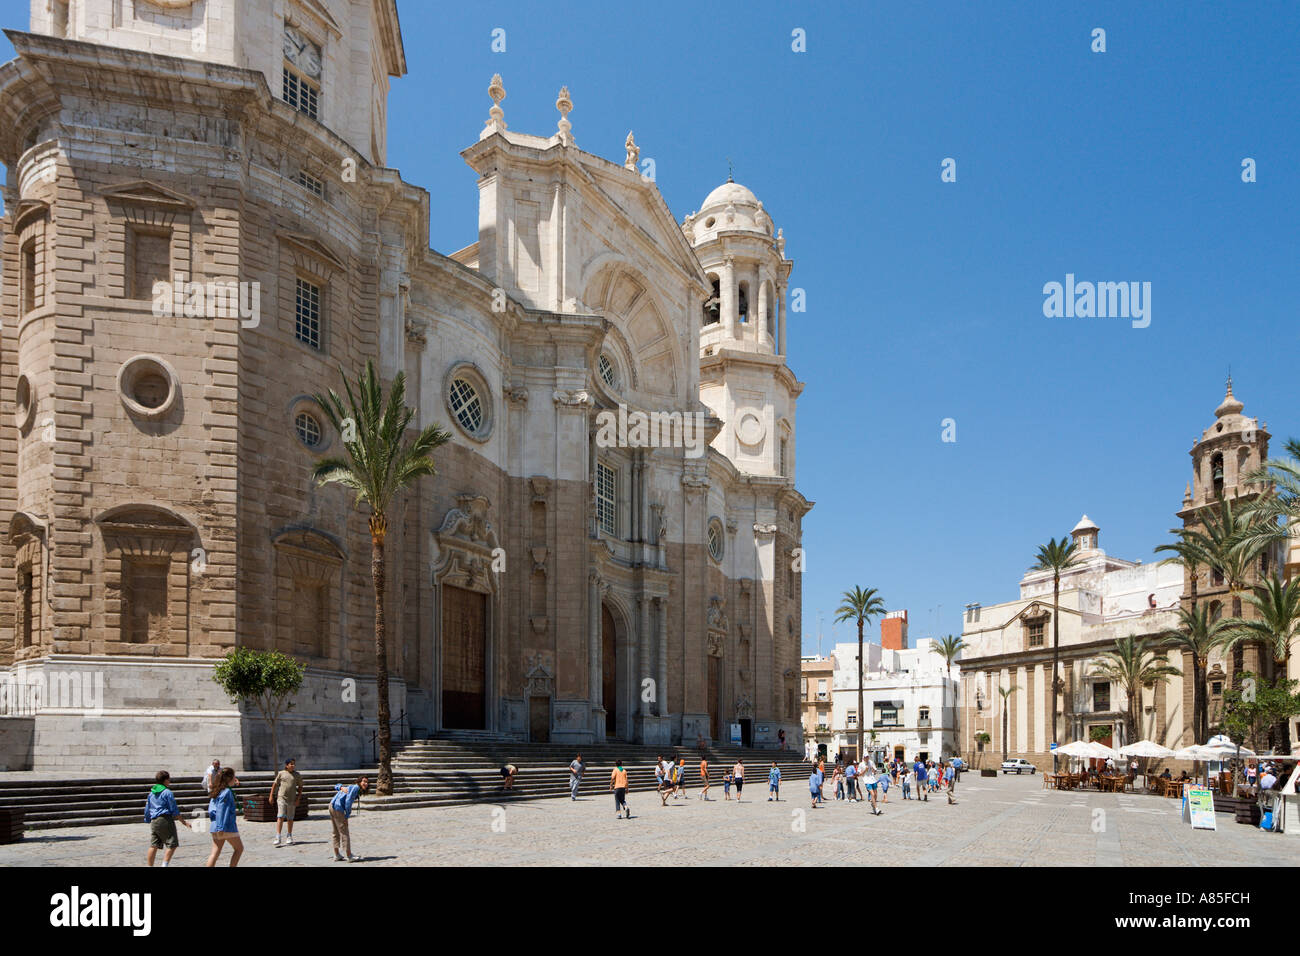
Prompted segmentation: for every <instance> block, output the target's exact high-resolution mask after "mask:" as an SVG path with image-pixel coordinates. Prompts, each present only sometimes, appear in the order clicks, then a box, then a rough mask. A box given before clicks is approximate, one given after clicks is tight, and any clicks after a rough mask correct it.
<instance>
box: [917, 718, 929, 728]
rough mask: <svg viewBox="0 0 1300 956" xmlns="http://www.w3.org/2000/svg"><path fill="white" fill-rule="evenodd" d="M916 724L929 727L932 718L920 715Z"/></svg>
mask: <svg viewBox="0 0 1300 956" xmlns="http://www.w3.org/2000/svg"><path fill="white" fill-rule="evenodd" d="M916 726H918V727H929V726H930V718H929V717H918V718H917V721H916Z"/></svg>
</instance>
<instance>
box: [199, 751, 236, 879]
mask: <svg viewBox="0 0 1300 956" xmlns="http://www.w3.org/2000/svg"><path fill="white" fill-rule="evenodd" d="M237 783H239V778H238V777H236V776H235V768H234V767H223V768H222V769H221V774H220V775H219V776H218V777H216V778H214V779H213V781H212V789H211V790H210V791H208V797H209V800H208V819H209V820H211V821H212V822H211V824H209V826H208V832H209V833H211V834H212V852H211V853H209V854H208V862H207V863H206V864H204V865H205V866H216V865H217V857H219V856H221V849H222V847H223V846H225V845H226V844H227V843H229V844H230V849H231V855H230V865H231V866H238V865H239V858H240V857H241V856H243V855H244V841H243V840H241V839H240V838H239V827H238V826H236V825H235V816H236V814H237V813H238V808H237V807H236V805H235V794H234V791H232V790H231V789H230V788H231V787H233V786H235V785H236V784H237Z"/></svg>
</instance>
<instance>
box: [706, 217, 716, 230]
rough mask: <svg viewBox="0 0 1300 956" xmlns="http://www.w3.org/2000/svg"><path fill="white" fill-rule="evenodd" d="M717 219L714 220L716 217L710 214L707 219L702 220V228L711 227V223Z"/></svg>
mask: <svg viewBox="0 0 1300 956" xmlns="http://www.w3.org/2000/svg"><path fill="white" fill-rule="evenodd" d="M717 221H718V220H716V219H714V218H713V217H712V216H710V217H709V218H708V219H706V220H705V222H704V228H705V229H712V228H713V224H714V223H715V222H717Z"/></svg>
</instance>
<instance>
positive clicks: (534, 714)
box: [528, 697, 551, 744]
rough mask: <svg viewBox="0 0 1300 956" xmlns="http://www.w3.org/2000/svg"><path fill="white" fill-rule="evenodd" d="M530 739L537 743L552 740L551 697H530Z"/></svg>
mask: <svg viewBox="0 0 1300 956" xmlns="http://www.w3.org/2000/svg"><path fill="white" fill-rule="evenodd" d="M528 739H529V740H531V741H532V742H533V743H535V744H546V743H550V742H551V698H549V697H530V698H528Z"/></svg>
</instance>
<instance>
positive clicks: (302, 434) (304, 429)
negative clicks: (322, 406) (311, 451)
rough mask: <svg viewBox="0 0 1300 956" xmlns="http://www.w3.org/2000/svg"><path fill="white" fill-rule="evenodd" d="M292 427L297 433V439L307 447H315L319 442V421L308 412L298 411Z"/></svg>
mask: <svg viewBox="0 0 1300 956" xmlns="http://www.w3.org/2000/svg"><path fill="white" fill-rule="evenodd" d="M293 429H294V431H295V432H297V433H298V441H300V442H302V443H303V444H304V445H306V446H307V447H308V448H315V447H317V446H318V445H319V444H320V436H321V428H320V422H319V421H318V420H317V418H316V416H315V415H313V414H311V413H310V412H299V413H298V414H297V415H295V416H294V419H293Z"/></svg>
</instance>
